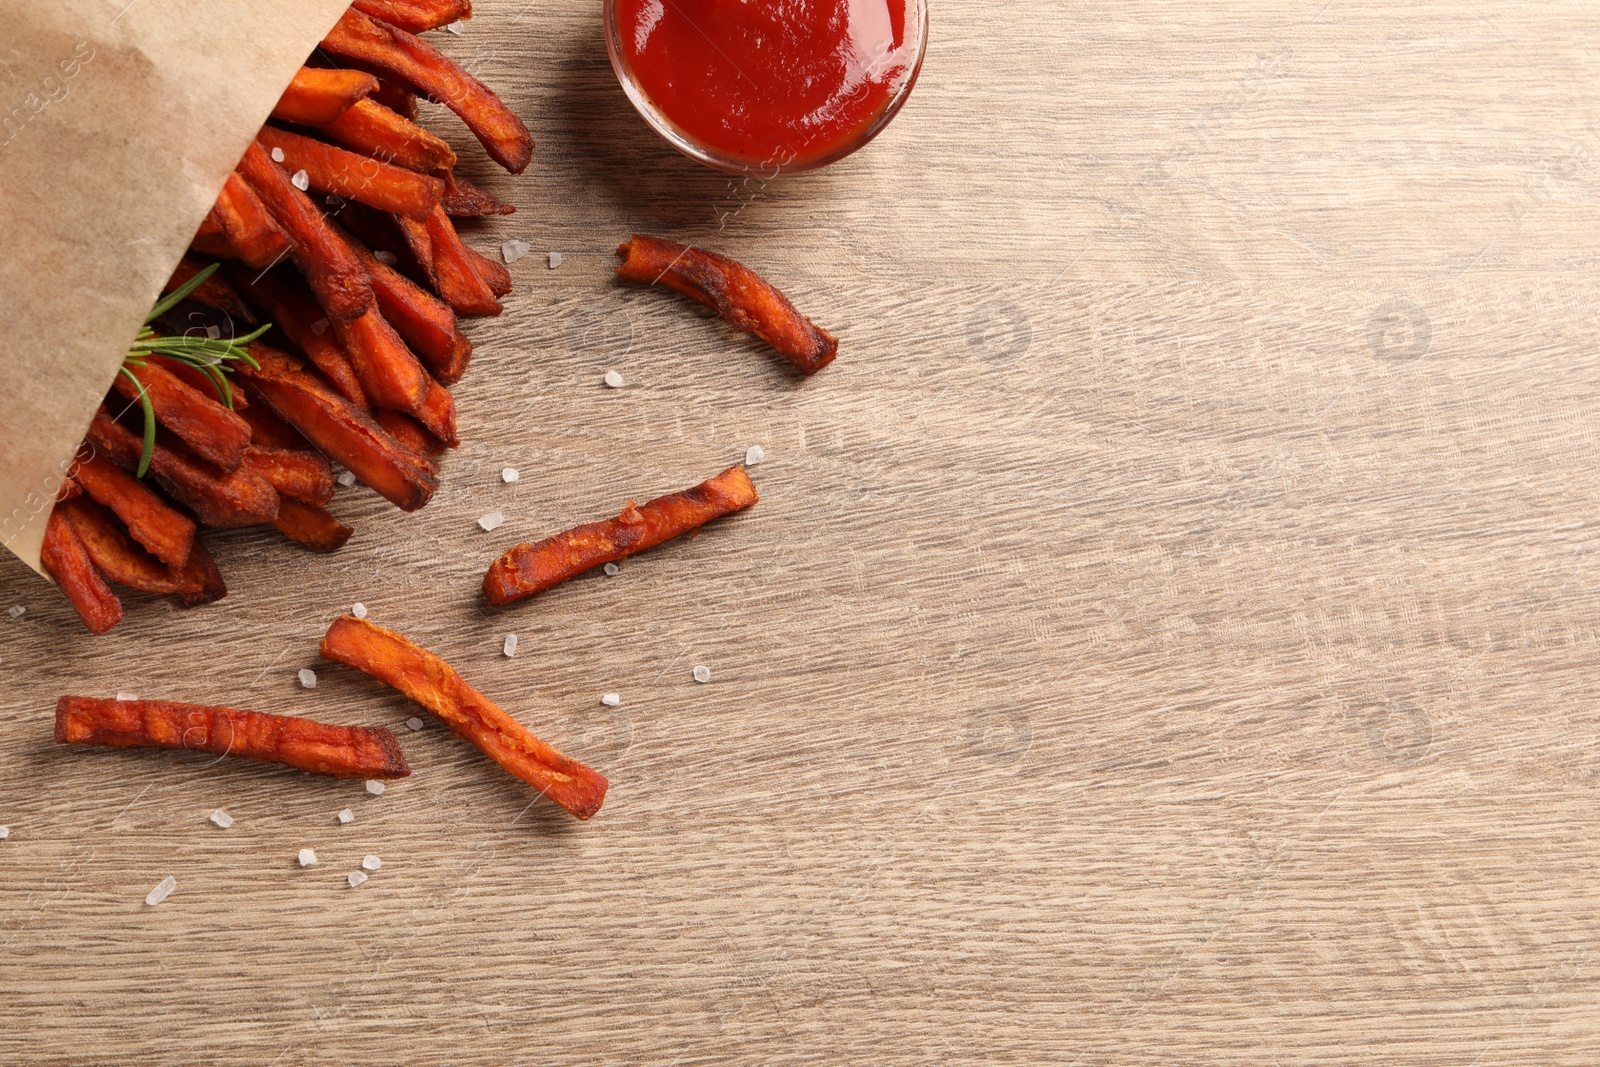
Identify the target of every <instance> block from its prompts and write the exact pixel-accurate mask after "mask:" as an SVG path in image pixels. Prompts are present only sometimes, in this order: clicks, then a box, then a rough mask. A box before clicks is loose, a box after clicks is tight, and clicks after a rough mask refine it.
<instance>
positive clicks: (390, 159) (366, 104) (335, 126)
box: [317, 100, 456, 197]
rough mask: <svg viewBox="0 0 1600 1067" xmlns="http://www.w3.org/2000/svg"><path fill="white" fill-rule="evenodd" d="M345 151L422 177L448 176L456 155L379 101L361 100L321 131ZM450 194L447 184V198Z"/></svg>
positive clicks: (324, 124) (442, 142)
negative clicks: (349, 150) (401, 168)
mask: <svg viewBox="0 0 1600 1067" xmlns="http://www.w3.org/2000/svg"><path fill="white" fill-rule="evenodd" d="M317 128H318V129H320V130H321V131H322V132H323V133H325V134H327V135H328V136H329V137H332V138H333V139H334V140H335V141H338V142H339V143H340V144H342V145H344V146H345V147H346V148H349V149H352V150H353V151H356V152H360V153H362V154H363V155H368V156H371V157H372V158H373V159H381V160H383V162H385V163H393V164H395V165H396V166H399V167H406V168H409V169H410V170H414V171H417V172H419V173H421V174H431V173H433V172H434V171H445V172H446V173H448V172H449V168H451V167H453V166H455V165H456V154H455V152H454V151H453V150H452V149H451V148H450V146H449V144H447V143H446V142H445V141H444V139H443V138H441V137H439V136H438V135H436V134H433V133H429V132H428V131H427V130H425V129H423V128H422V127H421V126H418V125H417V124H416V123H415V122H412V121H411V120H410V119H408V118H406V117H405V116H404V115H401V114H399V113H398V112H395V111H391V110H390V109H388V108H386V107H384V106H383V105H382V104H380V103H378V102H377V101H376V100H361V101H358V102H357V103H356V106H355V107H352V108H351V109H350V110H349V111H346V112H345V113H344V114H342V115H340V116H339V117H338V118H336V119H334V120H332V121H331V122H324V123H321V124H320V125H319V126H318V127H317ZM449 193H450V183H449V180H448V179H446V180H445V195H446V196H447V197H448V196H449Z"/></svg>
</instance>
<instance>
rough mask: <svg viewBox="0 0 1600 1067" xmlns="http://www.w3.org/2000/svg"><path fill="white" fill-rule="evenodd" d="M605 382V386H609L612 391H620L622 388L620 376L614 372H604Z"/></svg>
mask: <svg viewBox="0 0 1600 1067" xmlns="http://www.w3.org/2000/svg"><path fill="white" fill-rule="evenodd" d="M605 381H606V384H607V385H609V386H611V388H613V389H621V388H622V375H620V374H618V373H617V372H616V371H614V370H608V371H606V378H605Z"/></svg>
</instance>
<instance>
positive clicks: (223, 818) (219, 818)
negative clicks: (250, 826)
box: [211, 808, 233, 830]
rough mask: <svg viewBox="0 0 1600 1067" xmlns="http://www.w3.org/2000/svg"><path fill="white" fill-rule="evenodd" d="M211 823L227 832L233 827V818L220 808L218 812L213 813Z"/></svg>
mask: <svg viewBox="0 0 1600 1067" xmlns="http://www.w3.org/2000/svg"><path fill="white" fill-rule="evenodd" d="M211 821H212V822H214V823H216V824H217V825H218V826H220V827H222V828H223V829H224V830H226V829H227V828H228V827H230V826H232V825H233V816H232V815H229V814H228V813H227V812H225V811H223V810H222V809H221V808H218V809H217V810H216V811H214V812H212V813H211Z"/></svg>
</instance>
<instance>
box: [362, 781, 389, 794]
mask: <svg viewBox="0 0 1600 1067" xmlns="http://www.w3.org/2000/svg"><path fill="white" fill-rule="evenodd" d="M387 788H389V787H388V786H386V785H384V784H383V783H382V782H380V781H378V780H377V779H376V778H373V779H370V780H368V782H367V792H369V793H371V794H372V795H373V796H375V797H381V796H383V791H384V790H385V789H387Z"/></svg>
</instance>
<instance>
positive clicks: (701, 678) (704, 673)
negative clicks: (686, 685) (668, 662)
mask: <svg viewBox="0 0 1600 1067" xmlns="http://www.w3.org/2000/svg"><path fill="white" fill-rule="evenodd" d="M694 680H695V681H697V682H709V681H711V668H710V667H703V666H702V667H696V668H695V669H694Z"/></svg>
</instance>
